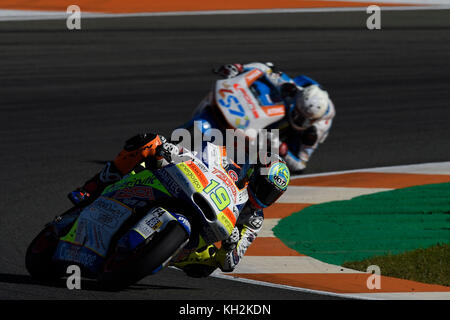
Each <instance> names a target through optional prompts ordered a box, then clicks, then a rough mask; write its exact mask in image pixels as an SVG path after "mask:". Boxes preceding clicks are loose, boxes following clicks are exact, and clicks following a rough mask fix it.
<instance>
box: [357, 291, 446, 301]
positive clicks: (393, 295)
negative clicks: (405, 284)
mask: <svg viewBox="0 0 450 320" xmlns="http://www.w3.org/2000/svg"><path fill="white" fill-rule="evenodd" d="M355 295H356V296H358V297H361V298H376V299H385V300H405V299H408V300H450V292H378V293H375V292H374V293H358V294H355Z"/></svg>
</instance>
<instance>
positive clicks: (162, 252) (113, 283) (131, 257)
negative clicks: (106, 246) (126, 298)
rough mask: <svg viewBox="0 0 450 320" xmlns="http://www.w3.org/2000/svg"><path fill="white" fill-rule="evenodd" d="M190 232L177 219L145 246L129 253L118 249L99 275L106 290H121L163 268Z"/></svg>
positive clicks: (186, 239) (185, 241) (185, 240)
mask: <svg viewBox="0 0 450 320" xmlns="http://www.w3.org/2000/svg"><path fill="white" fill-rule="evenodd" d="M188 239H189V234H188V233H187V231H186V230H185V229H184V228H183V226H181V225H180V224H179V223H178V222H176V221H172V222H169V223H168V225H167V227H166V228H164V230H162V231H161V232H158V233H156V234H155V236H154V237H153V238H152V239H151V240H150V241H149V242H147V243H145V244H144V245H142V246H140V247H138V248H137V249H136V250H134V251H132V252H130V253H126V254H124V253H121V252H115V253H113V254H112V256H111V257H110V258H108V259H107V260H106V262H105V265H104V267H103V272H102V273H101V274H100V276H99V279H98V280H99V282H100V284H101V285H102V287H103V288H104V289H106V290H122V289H125V288H126V287H128V286H130V285H132V284H133V283H136V282H138V281H139V280H141V279H143V278H144V277H146V276H147V275H149V274H153V273H156V272H157V271H159V270H160V269H162V268H163V267H164V266H165V265H166V264H167V263H168V262H169V261H170V259H171V258H172V257H173V256H174V254H176V253H177V252H178V250H179V249H181V248H182V247H183V245H184V244H185V243H187V241H188Z"/></svg>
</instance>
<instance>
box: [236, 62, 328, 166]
mask: <svg viewBox="0 0 450 320" xmlns="http://www.w3.org/2000/svg"><path fill="white" fill-rule="evenodd" d="M252 69H259V70H261V71H262V72H263V75H262V76H261V78H260V79H258V81H257V82H256V83H255V85H256V88H258V91H259V92H260V96H259V98H260V100H262V102H263V103H264V105H271V104H277V103H279V102H283V103H284V105H285V107H286V116H285V117H284V118H283V119H281V120H279V121H277V122H276V123H273V124H272V125H270V126H269V127H267V128H266V129H278V130H280V131H279V134H280V143H279V145H280V155H281V156H282V157H283V158H284V160H285V161H286V163H287V165H288V167H289V169H290V170H291V172H292V173H293V174H295V173H301V172H302V171H303V170H304V169H305V168H306V164H307V162H308V161H309V159H310V158H311V155H312V154H313V152H314V151H315V150H316V149H317V148H318V145H319V144H320V143H323V142H324V141H325V139H326V138H327V136H328V133H329V131H330V129H331V125H332V123H333V118H334V116H335V115H336V110H335V107H334V104H333V102H332V101H331V100H330V99H329V105H328V110H327V111H326V112H325V114H324V115H323V116H322V117H321V118H319V119H317V120H315V121H313V122H312V123H311V125H310V126H308V127H306V128H305V129H303V130H298V129H294V128H293V127H292V126H291V125H290V123H289V120H288V114H289V113H290V112H291V111H292V110H293V109H294V108H295V98H289V97H287V98H282V94H281V87H282V85H283V84H285V83H292V84H295V85H296V86H297V88H298V89H299V90H303V89H304V88H306V87H308V86H310V85H318V86H320V84H319V83H318V82H317V81H315V80H313V79H311V78H309V77H307V76H305V75H300V76H298V77H296V78H294V79H292V78H290V77H289V76H288V75H287V74H285V73H283V72H279V71H274V70H273V68H272V65H271V64H264V63H259V62H255V63H249V64H245V65H243V72H246V71H249V70H252ZM282 145H284V146H286V147H287V150H285V151H284V150H282V148H281V146H282Z"/></svg>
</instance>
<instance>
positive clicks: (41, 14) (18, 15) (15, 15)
mask: <svg viewBox="0 0 450 320" xmlns="http://www.w3.org/2000/svg"><path fill="white" fill-rule="evenodd" d="M380 7H382V9H383V11H412V10H448V9H450V5H432V6H407V7H395V6H392V7H383V6H382V5H380ZM366 9H367V8H366V7H345V8H288V9H249V10H205V11H174V12H140V13H94V12H84V11H82V18H127V17H160V16H199V15H227V14H272V13H321V12H361V11H364V12H366ZM67 17H68V14H67V13H66V12H61V11H38V10H36V11H35V10H2V9H0V21H26V20H65V19H67Z"/></svg>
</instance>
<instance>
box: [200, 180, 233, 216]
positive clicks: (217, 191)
mask: <svg viewBox="0 0 450 320" xmlns="http://www.w3.org/2000/svg"><path fill="white" fill-rule="evenodd" d="M218 184H219V183H218V182H217V181H215V180H211V182H210V183H209V184H208V185H207V186H206V187H205V189H203V191H204V192H205V193H207V194H209V197H210V198H211V200H212V201H213V202H214V204H215V205H216V207H217V209H219V211H222V210H223V209H225V208H226V207H227V206H228V205H229V204H230V197H229V196H228V192H227V191H226V190H225V188H224V187H218V188H217V185H218Z"/></svg>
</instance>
